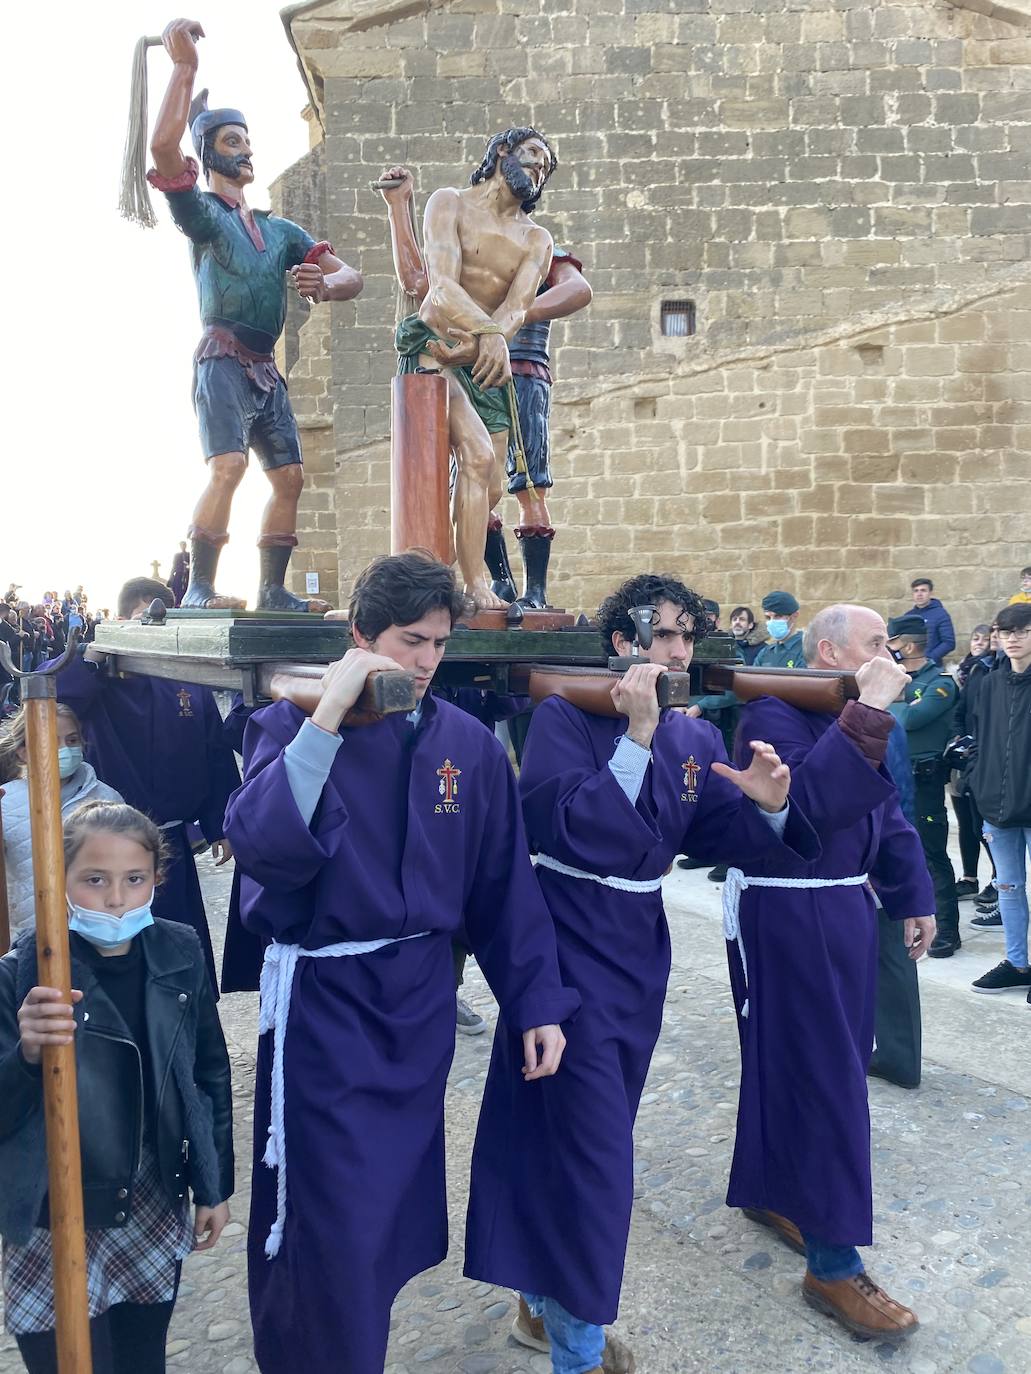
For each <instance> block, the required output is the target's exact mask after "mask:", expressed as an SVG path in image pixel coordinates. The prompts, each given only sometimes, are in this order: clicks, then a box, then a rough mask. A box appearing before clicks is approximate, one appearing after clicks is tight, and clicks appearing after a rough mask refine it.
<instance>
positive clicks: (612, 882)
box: [537, 854, 662, 892]
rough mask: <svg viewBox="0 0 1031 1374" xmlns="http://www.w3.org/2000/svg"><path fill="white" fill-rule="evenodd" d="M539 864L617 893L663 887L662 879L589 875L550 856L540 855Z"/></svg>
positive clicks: (655, 889)
mask: <svg viewBox="0 0 1031 1374" xmlns="http://www.w3.org/2000/svg"><path fill="white" fill-rule="evenodd" d="M537 864H538V867H540V868H550V869H551V870H552V871H553V872H555V873H562V874H564V875H565V876H566V877H567V878H586V879H587V881H588V882H591V883H601V885H602V887H614V888H615V889H616V891H617V892H658V890H659V888H660V887H661V886H662V879H661V878H640V879H638V878H603V877H602V876H601V874H599V873H588V872H586V870H584V869H582V868H570V867H569V865H568V864H560V863H559V861H558V859H553V858H552V857H551V855H550V854H538V855H537Z"/></svg>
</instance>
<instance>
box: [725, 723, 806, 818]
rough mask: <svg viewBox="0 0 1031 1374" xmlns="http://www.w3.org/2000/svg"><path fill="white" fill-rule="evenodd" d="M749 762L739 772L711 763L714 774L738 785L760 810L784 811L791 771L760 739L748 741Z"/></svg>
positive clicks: (770, 745) (729, 767) (726, 765)
mask: <svg viewBox="0 0 1031 1374" xmlns="http://www.w3.org/2000/svg"><path fill="white" fill-rule="evenodd" d="M749 748H750V749H751V750H752V762H751V763H750V764H749V766H748V768H746V769H745V770H744V772H742V771H741V770H740V769H738V768H732V767H731V766H730V764H729V763H714V764H712V765H711V768H712V771H713V772H714V773H719V774H720V776H721V777H724V778H727V779H728V780H729V781H730V782H732V783H733V784H734V786H735V787H740V789H741V791H742V792H743V793H744V794H745V796H746V797H751V799H752V801H754V802H755V804H756V806H758V807H759V809H760V810H761V811H770V812H776V811H783V809H784V803H785V802H786V801H787V799H788V788H789V787H790V786H791V770H790V768H788V766H787V764H786V763H781V761H780V755H779V754H778V753H777V751H776V749H774V747H773V745H772V744H766V743H764V742H763V741H762V740H761V739H753V740H749Z"/></svg>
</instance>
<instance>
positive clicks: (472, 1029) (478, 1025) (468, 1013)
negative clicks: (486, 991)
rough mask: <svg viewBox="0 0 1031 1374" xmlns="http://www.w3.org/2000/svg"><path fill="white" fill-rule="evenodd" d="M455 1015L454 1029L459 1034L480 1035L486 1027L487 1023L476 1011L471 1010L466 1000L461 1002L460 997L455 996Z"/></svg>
mask: <svg viewBox="0 0 1031 1374" xmlns="http://www.w3.org/2000/svg"><path fill="white" fill-rule="evenodd" d="M455 1006H456V1015H455V1030H457V1031H458V1033H459V1034H460V1035H482V1034H483V1032H484V1031H485V1030H486V1029H487V1023H486V1021H485V1020H484V1019H483V1017H482V1016H481V1015H480V1013H479V1012H478V1011H473V1009H472V1007H471V1006H470V1005H469V1003H468V1002H463V1001H462V999H461V997H458V996H457V995H456V997H455Z"/></svg>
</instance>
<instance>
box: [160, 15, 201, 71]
mask: <svg viewBox="0 0 1031 1374" xmlns="http://www.w3.org/2000/svg"><path fill="white" fill-rule="evenodd" d="M203 37H204V30H203V29H202V28H201V26H200V24H198V23H197V21H196V19H173V20H172V22H171V23H170V24H169V25H168V26H167V27H166V28H165V31H164V33H163V34H162V35H161V41H162V43H163V44H164V45H165V52H167V53H168V55H169V57H170V58H171V59H172V61H173V62H174V63H175V64H176V66H179V67H192V68H193V70H194V71H196V70H197V39H198V38H203Z"/></svg>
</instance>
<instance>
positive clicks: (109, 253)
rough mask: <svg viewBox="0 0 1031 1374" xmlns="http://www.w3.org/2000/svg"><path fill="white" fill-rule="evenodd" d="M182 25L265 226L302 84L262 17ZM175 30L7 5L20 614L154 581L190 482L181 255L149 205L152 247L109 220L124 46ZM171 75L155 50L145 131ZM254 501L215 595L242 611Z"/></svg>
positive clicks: (290, 148)
mask: <svg viewBox="0 0 1031 1374" xmlns="http://www.w3.org/2000/svg"><path fill="white" fill-rule="evenodd" d="M180 13H182V11H180ZM187 13H188V14H189V17H190V18H195V19H198V20H199V21H200V22H201V23H202V24H203V26H204V29H205V32H206V34H207V37H206V38H205V39H203V40H202V41H201V44H200V70H199V73H198V88H200V87H202V86H208V87H209V88H210V90H211V104H212V105H213V106H214V105H235V106H238V107H239V108H241V109H242V110H243V112H244V113H245V114H246V116H247V118H248V121H249V127H250V132H251V138H252V141H253V144H254V157H255V176H256V181H255V184H254V185H253V186H252V187H251V188H250V201H251V204H252V205H254V206H255V207H256V208H258V209H264V208H266V207H267V206H268V203H269V201H268V191H267V185H268V183H269V182H270V181H272V180H274V179H275V178H276V177H277V176H278V175H279V173H280V172H282V171H283V169H284V168H286V167H287V166H289V165H290V163H292V162H294V161H296V159H297V158H299V157H300V156H302V155H303V153H304V152H305V151H306V149H307V146H308V140H307V127H306V125H305V123H304V120H303V119H302V118H301V116H300V111H301V109H302V108H303V106H304V104H305V100H306V94H305V89H304V84H303V81H302V79H301V76H300V73H299V71H298V70H297V63H296V57H295V55H294V52H293V49H292V48H291V47H290V45H289V43H288V41H287V38H286V33H285V31H284V29H283V24H282V21H281V19H280V17H279V6H278V5H277V4H274V3H270V0H205V2H204V8H203V11H198V12H196V13H190V12H188V11H187ZM41 16H42V18H41ZM175 17H177V16H176V15H174V14H172V13H168V12H165V11H163V10H162V9H161V8H159V7H158V6H155V5H153V4H151V3H143V4H141V3H140V0H131V3H130V0H105V3H104V4H103V5H101V6H91V5H84V4H81V3H74V4H73V3H69V0H59V3H58V5H57V6H48V7H46V8H45V9H44V10H42V11H40V10H37V9H36V8H35V7H34V6H31V5H27V4H24V3H21V4H17V5H12V7H11V10H10V11H9V12H8V15H7V18H6V20H5V25H4V27H5V33H6V40H5V53H6V61H5V72H4V82H3V97H2V99H3V111H4V125H5V139H4V142H5V144H6V146H7V149H8V166H7V173H6V180H7V186H6V188H5V197H4V199H5V207H6V209H5V215H4V219H5V223H6V229H7V234H6V241H7V245H8V247H7V251H6V253H5V259H6V262H7V265H8V267H7V271H8V314H7V321H8V322H7V328H6V331H5V332H6V336H7V340H8V349H9V359H10V361H9V363H8V366H7V369H6V372H7V376H6V379H5V380H6V383H7V384H6V386H5V387H4V409H5V418H4V429H5V432H6V434H7V440H6V443H5V445H4V449H5V452H4V458H3V483H2V486H0V514H2V523H0V581H2V582H3V588H0V591H2V590H3V589H4V588H6V586H7V583H8V581H9V580H10V579H13V580H15V581H17V582H21V583H23V584H24V590H23V595H24V596H25V597H26V598H27V599H31V600H38V599H39V598H40V597H41V596H42V593H43V591H44V590H45V589H46V588H49V587H54V588H56V589H57V590H58V591H59V592H60V591H63V590H64V588H65V587H66V586H74V585H75V584H76V583H78V582H80V581H81V582H83V583H85V586H86V590H87V592H88V594H89V596H90V601H91V604H92V605H93V606H105V605H113V600H114V593H115V592H116V591H117V589H118V587H119V586H120V585H121V583H122V582H123V581H124V580H125V579H126V578H128V577H133V576H138V575H140V574H149V572H150V562H151V560H152V559H154V558H158V559H160V560H161V567H162V573H163V575H165V576H167V574H168V571H169V568H170V565H171V558H172V554H173V552H174V551H175V549H176V548H178V541H179V540H180V539H181V538H184V537H185V532H186V528H187V526H188V524H189V520H190V514H191V511H192V508H193V505H194V503H195V501H196V499H197V497H198V495H199V493H200V489H201V487H202V486H203V483H204V464H203V459H202V457H201V454H200V447H199V443H198V439H197V432H196V423H195V419H194V414H193V407H192V405H191V402H190V375H191V368H190V357H191V354H192V352H193V349H194V347H195V345H196V342H197V339H198V337H199V334H200V324H199V318H198V314H197V300H196V295H195V292H194V286H193V276H192V273H191V270H190V263H189V256H188V244H187V241H186V239H184V238H183V236H182V235H181V234H180V233H179V232H178V230H176V229H175V228H174V226H173V225H172V223H171V221H170V219H169V216H168V211H167V209H166V207H165V204H164V198H163V197H162V196H161V195H160V194H157V193H153V199H154V202H155V206H156V209H157V213H158V217H159V220H160V224H159V226H158V228H157V229H149V230H148V229H140V228H138V227H137V226H135V225H129V224H127V223H126V222H125V221H124V220H122V219H121V218H120V216H119V213H118V186H119V174H120V168H121V159H122V147H123V144H124V140H125V129H126V122H127V116H128V104H129V78H130V74H131V70H132V53H133V46H134V44H135V42H136V39H137V38H138V37H139V36H140V34H141V33H142V32H144V31H145V32H147V33H153V34H157V33H160V32H161V30H162V29H163V28H164V26H165V24H166V23H167V22H168V21H169V19H172V18H175ZM41 25H45V26H46V32H44V31H43V30H42V28H41ZM12 29H13V32H12ZM170 70H171V67H170V64H169V61H168V58H167V56H166V54H165V52H164V50H163V49H152V50H151V52H150V57H149V76H150V118H151V124H152V127H153V120H154V118H155V116H156V114H157V110H158V106H159V105H160V102H161V97H162V95H163V93H164V87H165V83H166V81H167V78H168V74H169V72H170ZM305 227H306V228H308V229H309V230H310V231H311V233H312V234H313V235H314V236H315V238H320V237H322V236H323V235H324V234H325V226H324V225H316V224H312V225H306V226H305ZM356 265H358V264H356ZM267 487H268V484H267V482H266V479H265V478H264V476H263V475H262V473H261V471H260V469H258V468H257V466H256V465H255V464H254V463H253V462H252V465H251V470H250V471H249V472H248V474H247V478H246V480H245V481H244V483H243V485H242V487H241V489H240V491H239V493H238V495H237V498H236V508H235V509H234V512H233V522H232V536H233V537H232V541H231V543H230V545H229V547H228V549H227V551H226V554H225V557H224V558H223V567H224V569H225V575H224V576H222V577H220V583H221V585H222V586H223V587H225V588H226V589H227V590H232V591H233V592H237V593H238V594H239V595H241V596H246V597H248V599H249V600H250V601H251V604H253V601H254V597H255V594H256V585H255V584H256V582H257V554H256V550H255V547H254V541H255V539H256V538H257V528H258V520H259V516H260V511H261V507H262V505H263V503H264V500H265V497H266V493H267Z"/></svg>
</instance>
